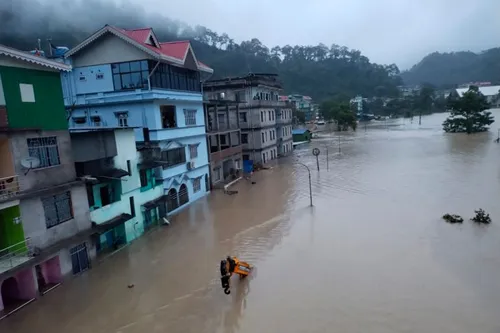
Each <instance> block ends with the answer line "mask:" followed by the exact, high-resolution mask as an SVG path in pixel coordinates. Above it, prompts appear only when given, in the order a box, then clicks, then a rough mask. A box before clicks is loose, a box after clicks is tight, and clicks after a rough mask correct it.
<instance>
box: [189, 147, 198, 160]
mask: <svg viewBox="0 0 500 333" xmlns="http://www.w3.org/2000/svg"><path fill="white" fill-rule="evenodd" d="M189 156H190V158H191V159H193V158H196V157H198V145H189Z"/></svg>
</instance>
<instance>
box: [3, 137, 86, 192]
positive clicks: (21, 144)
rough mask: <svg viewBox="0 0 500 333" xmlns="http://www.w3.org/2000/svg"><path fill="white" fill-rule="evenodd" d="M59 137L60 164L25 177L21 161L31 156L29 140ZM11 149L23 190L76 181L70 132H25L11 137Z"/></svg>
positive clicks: (40, 169) (32, 172) (36, 170)
mask: <svg viewBox="0 0 500 333" xmlns="http://www.w3.org/2000/svg"><path fill="white" fill-rule="evenodd" d="M51 136H55V137H57V147H58V152H59V160H60V164H59V165H55V166H51V167H46V168H38V169H32V170H30V171H29V172H28V174H26V175H25V173H26V169H25V168H24V167H22V166H21V160H22V159H23V158H26V157H28V156H29V152H28V143H27V139H28V138H38V137H51ZM9 141H10V147H11V152H12V157H13V160H14V161H15V164H14V168H15V174H16V175H18V177H19V184H20V187H21V190H29V189H38V188H44V187H49V186H54V185H59V184H64V183H67V182H70V181H74V180H75V179H76V173H75V167H74V163H73V156H72V154H73V152H72V146H71V140H70V136H69V132H68V131H64V130H63V131H41V132H34V131H29V132H28V131H23V132H16V133H15V134H11V135H10V140H9Z"/></svg>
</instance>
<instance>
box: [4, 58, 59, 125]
mask: <svg viewBox="0 0 500 333" xmlns="http://www.w3.org/2000/svg"><path fill="white" fill-rule="evenodd" d="M0 75H1V78H2V85H3V90H4V94H5V100H6V105H7V113H8V120H9V127H12V128H41V129H44V130H62V129H67V128H68V125H67V122H66V111H65V108H64V103H63V94H62V88H61V80H60V74H59V72H58V71H57V72H48V71H44V70H33V69H25V68H19V67H4V66H0ZM20 84H29V85H32V87H33V92H34V102H23V101H22V99H21V90H20Z"/></svg>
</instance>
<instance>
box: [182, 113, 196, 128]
mask: <svg viewBox="0 0 500 333" xmlns="http://www.w3.org/2000/svg"><path fill="white" fill-rule="evenodd" d="M184 118H185V119H186V126H195V125H196V110H184Z"/></svg>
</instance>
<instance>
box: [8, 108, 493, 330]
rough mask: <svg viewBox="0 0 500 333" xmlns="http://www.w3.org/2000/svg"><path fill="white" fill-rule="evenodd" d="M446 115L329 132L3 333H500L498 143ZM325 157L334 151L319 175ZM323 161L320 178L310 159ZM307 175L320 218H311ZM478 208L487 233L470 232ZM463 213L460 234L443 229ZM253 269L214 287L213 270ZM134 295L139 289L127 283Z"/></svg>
mask: <svg viewBox="0 0 500 333" xmlns="http://www.w3.org/2000/svg"><path fill="white" fill-rule="evenodd" d="M494 115H496V116H497V117H496V118H497V123H494V124H493V127H492V130H491V132H490V133H482V134H478V135H471V136H466V135H461V134H444V133H443V132H442V130H441V123H442V121H443V120H444V119H445V117H446V115H444V114H436V115H431V116H427V117H424V118H423V119H422V125H421V126H419V125H418V119H415V120H414V121H413V124H411V123H410V122H409V120H402V119H397V120H390V121H387V122H378V123H373V124H370V125H369V126H368V127H367V128H366V130H365V128H364V127H363V126H360V127H359V128H358V131H357V132H356V133H343V134H342V135H341V154H338V137H337V136H335V134H334V135H332V136H329V135H328V134H324V135H323V136H322V137H321V138H319V139H315V140H314V141H313V142H312V143H311V144H310V145H305V146H299V147H298V148H297V150H296V151H295V155H294V157H293V158H291V159H288V160H284V161H280V165H279V166H278V167H276V168H274V169H272V170H266V171H261V172H258V173H257V174H256V175H255V176H254V180H255V181H256V182H257V183H256V184H255V185H252V184H250V183H249V182H246V181H244V182H240V183H239V184H238V185H237V186H236V187H235V189H237V190H238V191H239V193H238V194H236V195H231V196H229V195H224V194H223V193H222V192H220V191H217V192H213V193H212V194H210V195H209V196H207V197H206V198H204V199H201V200H199V201H198V202H196V203H195V204H193V205H192V206H191V207H189V208H188V209H186V210H184V211H183V212H182V213H181V214H179V215H177V216H175V217H174V218H173V219H172V224H171V225H170V226H169V227H161V228H158V229H156V230H155V231H153V232H151V233H149V234H148V235H145V236H144V237H142V238H141V239H139V240H137V241H136V242H134V243H133V244H132V245H131V246H129V247H126V248H124V249H123V250H121V251H119V252H117V253H115V254H114V255H113V256H111V257H109V258H107V259H105V260H104V261H103V262H102V263H94V266H93V269H91V270H89V271H88V272H86V273H84V274H83V275H82V276H79V277H77V278H75V279H72V280H70V281H68V282H66V283H64V284H63V285H62V286H61V287H59V288H57V289H56V290H54V291H53V292H51V293H49V294H47V295H46V296H44V297H42V298H40V299H39V300H38V301H36V302H34V303H33V304H31V305H29V306H28V307H26V308H25V309H23V310H22V311H20V312H18V313H17V314H15V315H13V316H11V317H9V318H7V320H3V321H1V322H0V332H2V333H4V332H6V333H14V332H52V333H63V332H64V333H66V332H72V333H83V332H85V333H88V332H92V333H101V332H102V333H111V332H116V333H118V332H120V333H143V332H148V333H153V332H154V333H156V332H169V333H170V332H245V333H247V332H377V333H378V332H384V333H387V332H398V333H399V332H441V333H447V332H453V333H461V332H464V333H465V332H467V333H470V332H482V333H489V332H491V333H493V332H495V333H498V332H499V331H500V320H498V313H500V282H499V280H498V277H499V276H500V205H498V200H499V198H500V145H499V144H496V143H494V142H493V140H494V139H495V138H496V135H497V133H496V132H497V127H498V126H499V124H498V121H499V119H500V112H499V111H496V112H495V113H494ZM325 146H329V147H330V148H329V170H328V171H327V170H326V154H325V149H324V147H325ZM313 147H318V148H320V149H321V155H320V156H319V162H320V168H321V171H320V172H319V173H318V172H317V170H316V161H315V158H314V157H313V156H312V155H311V149H312V148H313ZM294 158H296V160H297V161H300V162H302V163H305V164H307V165H308V166H309V167H310V168H311V172H312V191H313V200H314V207H313V208H311V207H309V206H308V205H309V187H308V177H307V170H306V169H305V168H304V167H303V166H301V165H297V164H293V161H294ZM478 208H483V209H485V210H486V211H487V212H488V213H490V214H491V216H492V219H493V223H492V224H491V225H490V226H487V227H481V226H476V225H473V224H472V223H471V222H469V221H467V220H468V218H470V217H472V215H473V213H474V209H478ZM444 213H454V214H460V215H462V216H463V217H464V218H465V219H466V221H465V222H464V223H463V225H450V224H447V223H445V222H444V221H442V220H441V216H442V215H443V214H444ZM228 254H230V255H235V256H238V257H240V258H241V259H242V260H245V261H248V262H250V263H251V264H254V265H256V267H257V268H256V270H255V271H254V272H253V276H252V277H251V278H250V279H247V280H243V281H241V282H240V281H238V279H237V278H233V280H232V288H231V290H232V293H231V295H229V296H227V295H224V293H223V290H222V288H221V286H220V273H219V262H220V260H221V259H223V258H224V257H225V256H226V255H228ZM129 284H134V287H133V288H127V285H129Z"/></svg>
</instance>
